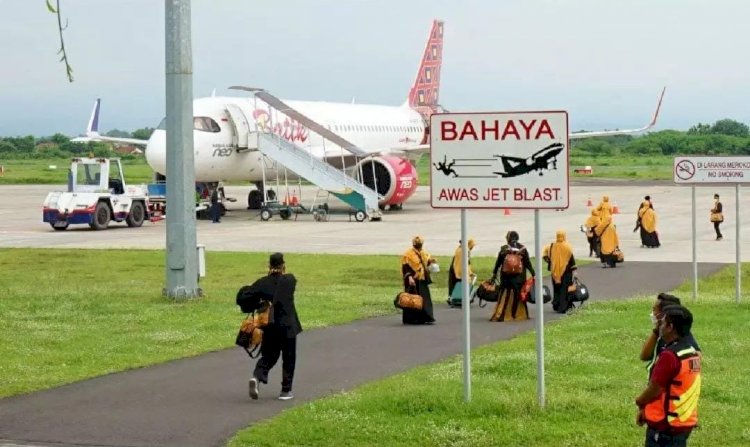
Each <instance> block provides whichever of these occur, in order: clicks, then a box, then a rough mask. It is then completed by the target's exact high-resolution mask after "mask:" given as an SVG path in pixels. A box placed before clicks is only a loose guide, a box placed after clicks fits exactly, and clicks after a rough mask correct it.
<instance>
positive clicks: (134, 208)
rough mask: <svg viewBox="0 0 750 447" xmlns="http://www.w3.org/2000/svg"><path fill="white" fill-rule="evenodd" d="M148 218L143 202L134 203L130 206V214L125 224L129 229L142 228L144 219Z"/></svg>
mask: <svg viewBox="0 0 750 447" xmlns="http://www.w3.org/2000/svg"><path fill="white" fill-rule="evenodd" d="M145 216H146V209H145V207H144V206H143V202H133V204H132V205H131V206H130V213H128V217H126V218H125V223H127V224H128V226H129V227H136V228H137V227H140V226H141V225H143V220H144V217H145Z"/></svg>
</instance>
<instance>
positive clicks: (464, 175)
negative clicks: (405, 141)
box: [430, 111, 569, 209]
mask: <svg viewBox="0 0 750 447" xmlns="http://www.w3.org/2000/svg"><path fill="white" fill-rule="evenodd" d="M568 153H569V150H568V113H567V112H564V111H548V112H498V113H441V114H434V115H432V117H431V118H430V190H431V204H432V207H433V208H529V209H545V208H554V209H560V208H567V207H568V202H569V197H568V188H569V185H568V181H569V178H568Z"/></svg>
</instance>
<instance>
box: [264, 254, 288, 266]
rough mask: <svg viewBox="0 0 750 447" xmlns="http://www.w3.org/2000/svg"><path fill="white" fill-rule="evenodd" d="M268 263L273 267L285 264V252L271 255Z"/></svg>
mask: <svg viewBox="0 0 750 447" xmlns="http://www.w3.org/2000/svg"><path fill="white" fill-rule="evenodd" d="M268 264H269V265H270V266H271V267H281V266H282V265H284V254H283V253H274V254H272V255H271V257H270V258H268Z"/></svg>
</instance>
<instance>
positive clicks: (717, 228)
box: [714, 222, 724, 238]
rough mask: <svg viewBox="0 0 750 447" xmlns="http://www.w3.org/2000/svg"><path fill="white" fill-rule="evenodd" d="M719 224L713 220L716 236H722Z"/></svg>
mask: <svg viewBox="0 0 750 447" xmlns="http://www.w3.org/2000/svg"><path fill="white" fill-rule="evenodd" d="M719 225H721V222H714V231H716V237H717V238H719V237H724V236H722V235H721V231H720V230H719Z"/></svg>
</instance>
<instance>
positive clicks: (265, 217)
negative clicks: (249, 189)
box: [260, 208, 273, 222]
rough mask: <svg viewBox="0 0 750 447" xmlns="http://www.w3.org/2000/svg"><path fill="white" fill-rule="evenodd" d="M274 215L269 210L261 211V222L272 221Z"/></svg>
mask: <svg viewBox="0 0 750 447" xmlns="http://www.w3.org/2000/svg"><path fill="white" fill-rule="evenodd" d="M272 215H273V213H271V210H269V209H268V208H263V209H262V210H260V220H262V221H263V222H265V221H267V220H268V219H270V218H271V216H272Z"/></svg>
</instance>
